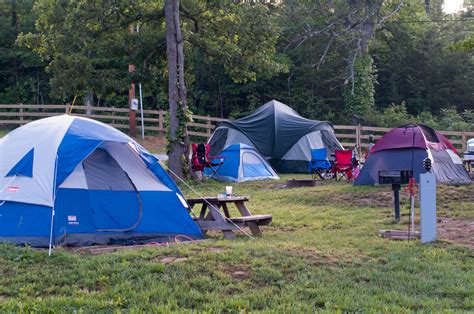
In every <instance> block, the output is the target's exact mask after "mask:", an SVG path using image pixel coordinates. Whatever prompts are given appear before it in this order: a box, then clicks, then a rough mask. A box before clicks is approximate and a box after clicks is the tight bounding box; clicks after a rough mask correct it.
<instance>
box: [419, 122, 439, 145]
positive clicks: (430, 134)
mask: <svg viewBox="0 0 474 314" xmlns="http://www.w3.org/2000/svg"><path fill="white" fill-rule="evenodd" d="M418 126H419V127H420V129H421V131H422V132H423V134H424V135H425V138H426V139H427V140H428V141H429V142H432V143H439V140H438V136H437V135H436V132H435V130H433V129H432V128H430V127H429V126H426V125H423V124H419V125H418Z"/></svg>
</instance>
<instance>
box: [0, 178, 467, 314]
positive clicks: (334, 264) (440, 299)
mask: <svg viewBox="0 0 474 314" xmlns="http://www.w3.org/2000/svg"><path fill="white" fill-rule="evenodd" d="M291 177H295V176H293V175H292V176H284V177H283V178H282V180H281V181H280V182H274V181H272V182H258V183H243V184H234V191H235V193H238V194H241V195H251V201H250V202H249V205H248V206H249V208H250V209H251V210H252V211H253V213H254V214H259V213H261V214H265V213H271V214H273V217H274V219H273V223H272V225H271V226H269V227H266V228H265V227H263V231H264V236H263V237H262V238H259V239H249V238H247V237H246V236H244V235H241V236H239V237H237V238H236V239H234V240H223V239H222V236H221V235H220V234H219V233H215V234H211V240H209V241H205V242H200V243H194V244H183V245H178V246H172V247H168V248H167V247H150V248H143V249H136V250H126V251H120V252H115V253H107V254H102V255H91V254H90V253H77V252H71V251H68V250H65V249H58V250H56V252H55V253H54V255H53V256H52V257H48V256H47V252H45V251H38V250H34V249H31V248H19V247H14V246H10V245H0V274H1V276H0V312H10V311H13V312H17V311H28V312H29V311H41V312H48V311H57V312H73V311H79V310H82V311H84V312H98V311H105V312H112V311H131V310H134V311H137V312H141V311H153V312H169V311H190V310H197V311H200V312H201V311H203V312H221V311H228V312H241V311H242V310H249V311H261V312H313V311H320V310H327V311H330V312H332V311H335V310H342V311H370V312H382V311H389V312H400V311H402V312H404V311H419V310H426V311H432V310H435V311H443V310H454V311H474V298H473V295H474V250H473V249H472V247H471V248H469V247H467V246H465V245H460V244H455V243H451V242H448V241H444V240H441V241H438V242H437V243H435V244H429V245H421V244H420V243H419V242H417V241H410V242H408V241H390V240H386V239H382V238H380V237H378V231H379V229H395V228H403V229H405V228H406V219H407V212H408V209H407V208H405V209H403V214H404V216H402V220H403V222H402V224H401V225H396V224H394V223H393V221H392V209H391V207H390V206H391V197H390V195H391V194H390V190H389V189H388V188H386V187H377V188H373V187H372V188H354V187H352V186H351V185H349V184H346V183H341V184H334V183H330V184H324V185H320V186H318V187H314V188H300V189H284V188H281V185H282V183H284V182H285V181H286V179H288V178H291ZM306 177H307V176H306ZM224 186H225V184H220V183H216V182H213V181H207V182H205V183H203V184H194V187H195V188H196V189H197V190H198V191H199V192H200V193H202V194H205V195H216V194H218V193H220V192H223V191H224ZM183 191H184V192H185V194H186V195H187V196H189V197H194V195H193V194H192V193H191V191H189V190H187V189H183ZM471 191H472V186H471V187H459V188H455V187H442V188H440V191H439V192H440V196H439V211H440V216H443V217H445V216H446V217H452V218H455V219H461V220H462V219H471V221H472V218H474V202H473V200H472V199H471V198H469V197H470V196H469V195H472V192H471ZM403 202H404V204H405V205H407V200H406V198H403Z"/></svg>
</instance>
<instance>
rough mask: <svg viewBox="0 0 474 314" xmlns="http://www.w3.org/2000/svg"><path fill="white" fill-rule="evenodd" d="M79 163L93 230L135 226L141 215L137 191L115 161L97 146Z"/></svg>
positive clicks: (117, 230) (111, 230) (104, 230)
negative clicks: (81, 167)
mask: <svg viewBox="0 0 474 314" xmlns="http://www.w3.org/2000/svg"><path fill="white" fill-rule="evenodd" d="M82 166H83V168H84V175H85V179H86V182H87V188H88V191H89V193H88V194H89V200H90V208H91V210H92V216H93V222H94V225H95V227H96V229H97V230H96V231H100V232H106V231H107V232H124V231H130V230H133V229H134V228H136V227H137V226H138V224H139V223H140V221H141V216H142V204H141V198H140V194H139V193H138V191H137V190H136V188H135V186H134V184H133V183H132V181H131V180H130V178H129V176H128V175H127V173H126V172H125V171H124V170H123V169H122V168H121V167H120V165H119V164H118V163H117V161H116V160H115V159H114V158H113V157H112V156H110V154H109V153H108V152H107V151H106V150H104V149H100V148H99V149H97V150H95V151H94V152H93V153H92V154H91V155H90V156H89V157H87V158H86V159H85V160H84V161H83V162H82Z"/></svg>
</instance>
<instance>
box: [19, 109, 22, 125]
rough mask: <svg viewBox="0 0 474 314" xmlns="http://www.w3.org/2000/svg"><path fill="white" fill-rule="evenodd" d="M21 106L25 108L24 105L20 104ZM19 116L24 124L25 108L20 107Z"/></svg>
mask: <svg viewBox="0 0 474 314" xmlns="http://www.w3.org/2000/svg"><path fill="white" fill-rule="evenodd" d="M20 106H23V104H20ZM19 114H20V121H22V122H23V107H20V110H19ZM22 124H23V123H22Z"/></svg>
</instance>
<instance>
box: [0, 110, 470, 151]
mask: <svg viewBox="0 0 474 314" xmlns="http://www.w3.org/2000/svg"><path fill="white" fill-rule="evenodd" d="M89 109H90V110H91V112H90V114H87V110H88V108H87V107H86V106H72V107H71V106H70V105H68V104H66V105H49V104H48V105H29V104H28V105H27V104H13V105H10V104H0V127H2V126H11V125H22V124H26V123H28V122H31V121H34V120H36V119H38V118H44V117H50V116H55V115H61V114H64V113H71V114H72V115H76V116H83V117H89V118H92V119H96V120H99V121H102V122H104V123H107V124H109V125H111V126H113V127H115V128H118V129H121V130H124V131H128V129H129V109H126V108H111V107H89ZM165 115H166V111H164V110H143V123H144V127H145V131H146V132H151V133H154V134H156V133H158V134H160V135H163V134H164V132H165ZM192 117H193V122H191V123H188V126H187V128H188V134H189V135H190V136H192V137H194V138H196V140H198V139H199V138H200V140H201V141H202V140H204V139H206V140H207V139H208V138H209V137H210V136H211V134H212V132H213V131H214V129H215V128H216V124H217V123H219V122H220V121H223V120H225V119H222V118H216V117H211V116H203V115H193V116H192ZM136 123H137V126H136V127H137V129H139V130H140V128H141V117H140V115H139V114H138V112H137V117H136ZM334 129H335V134H336V137H337V138H338V139H339V141H340V142H341V144H342V145H343V146H345V147H354V146H357V147H358V148H359V149H363V148H367V147H368V145H369V135H370V134H372V135H374V137H375V139H379V138H381V137H382V136H383V135H384V134H385V133H386V132H387V131H389V130H390V128H381V127H371V126H362V125H335V126H334ZM440 132H441V133H442V134H444V135H445V136H446V137H447V138H448V139H449V140H450V141H451V143H453V145H454V146H455V147H456V148H459V149H461V150H462V151H465V150H466V142H467V139H468V138H471V137H473V138H474V131H472V132H468V131H440ZM203 138H204V139H203Z"/></svg>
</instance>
